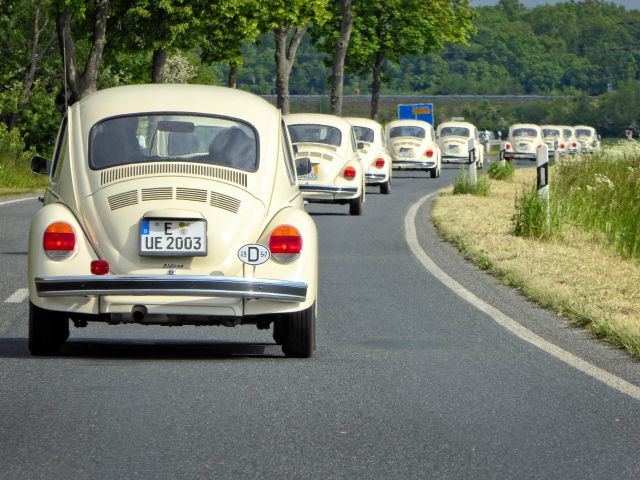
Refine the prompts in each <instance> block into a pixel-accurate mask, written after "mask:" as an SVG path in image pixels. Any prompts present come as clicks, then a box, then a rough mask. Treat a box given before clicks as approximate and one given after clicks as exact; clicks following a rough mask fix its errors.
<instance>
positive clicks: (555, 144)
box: [553, 139, 560, 163]
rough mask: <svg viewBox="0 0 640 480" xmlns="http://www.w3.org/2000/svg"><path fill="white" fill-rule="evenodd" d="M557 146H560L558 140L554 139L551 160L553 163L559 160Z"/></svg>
mask: <svg viewBox="0 0 640 480" xmlns="http://www.w3.org/2000/svg"><path fill="white" fill-rule="evenodd" d="M558 148H560V142H558V139H556V141H555V143H554V149H553V161H554V162H555V163H558V162H559V161H560V152H559V151H558Z"/></svg>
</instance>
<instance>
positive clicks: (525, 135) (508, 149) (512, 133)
mask: <svg viewBox="0 0 640 480" xmlns="http://www.w3.org/2000/svg"><path fill="white" fill-rule="evenodd" d="M542 143H543V141H542V130H541V129H540V127H539V126H538V125H533V124H531V123H517V124H515V125H511V127H509V136H508V138H507V142H506V144H505V152H504V157H505V158H508V159H510V160H515V159H517V158H525V159H529V160H535V159H536V155H537V151H538V147H539V146H540V145H542Z"/></svg>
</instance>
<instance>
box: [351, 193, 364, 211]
mask: <svg viewBox="0 0 640 480" xmlns="http://www.w3.org/2000/svg"><path fill="white" fill-rule="evenodd" d="M363 204H364V201H363V199H362V195H360V196H359V197H358V198H353V199H351V200H349V215H362V209H363V206H364V205H363Z"/></svg>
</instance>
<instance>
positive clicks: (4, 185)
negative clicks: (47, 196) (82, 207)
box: [0, 122, 48, 195]
mask: <svg viewBox="0 0 640 480" xmlns="http://www.w3.org/2000/svg"><path fill="white" fill-rule="evenodd" d="M24 150H25V145H24V142H23V140H22V136H21V133H20V132H19V131H18V130H17V129H13V130H11V131H8V130H7V127H6V125H5V124H4V123H2V122H0V195H11V194H16V193H24V192H30V191H33V190H38V189H42V188H44V187H45V186H46V185H47V181H48V178H47V177H46V176H43V175H36V174H35V173H33V172H32V171H31V169H30V168H29V158H30V156H31V155H32V154H33V152H31V151H28V152H25V151H24Z"/></svg>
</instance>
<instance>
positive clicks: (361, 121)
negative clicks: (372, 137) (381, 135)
mask: <svg viewBox="0 0 640 480" xmlns="http://www.w3.org/2000/svg"><path fill="white" fill-rule="evenodd" d="M342 118H344V119H345V120H346V121H348V122H349V123H350V124H351V125H355V126H357V127H368V128H371V129H374V130H375V129H376V128H381V127H382V125H381V124H380V122H376V121H375V120H372V119H370V118H365V117H342Z"/></svg>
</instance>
